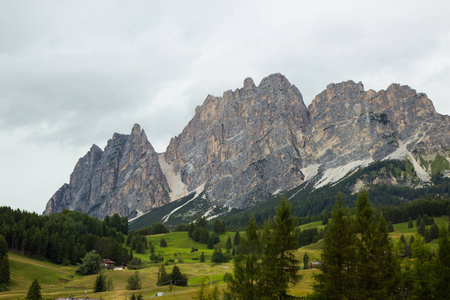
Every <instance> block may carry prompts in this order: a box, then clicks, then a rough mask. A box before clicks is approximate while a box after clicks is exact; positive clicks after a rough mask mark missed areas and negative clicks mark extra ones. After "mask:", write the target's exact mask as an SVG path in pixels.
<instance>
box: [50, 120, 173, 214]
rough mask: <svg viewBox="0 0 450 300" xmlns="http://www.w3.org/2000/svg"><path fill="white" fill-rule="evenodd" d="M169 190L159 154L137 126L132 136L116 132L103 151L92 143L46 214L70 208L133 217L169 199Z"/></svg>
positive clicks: (53, 198)
mask: <svg viewBox="0 0 450 300" xmlns="http://www.w3.org/2000/svg"><path fill="white" fill-rule="evenodd" d="M169 192H170V190H169V186H168V184H167V180H166V178H165V176H164V174H163V173H162V171H161V167H160V165H159V162H158V154H157V153H156V152H155V150H154V149H153V147H152V145H151V144H150V143H149V142H148V140H147V137H146V135H145V132H144V131H143V130H142V131H141V129H140V127H139V125H135V126H134V127H133V129H132V131H131V134H130V135H123V134H117V133H115V134H114V136H113V138H112V139H111V140H109V141H108V143H107V145H106V147H105V150H104V151H102V150H101V149H100V148H99V147H97V146H96V145H93V146H92V148H91V150H90V151H89V152H88V153H87V154H86V155H85V156H84V157H82V158H80V160H79V161H78V163H77V164H76V166H75V168H74V171H73V173H72V175H71V176H70V183H69V184H65V185H63V186H62V187H61V188H60V189H59V190H58V191H57V192H56V193H55V195H53V197H52V198H51V199H50V200H49V202H48V203H47V207H46V209H45V211H44V214H50V213H53V212H59V211H62V210H63V209H70V210H77V211H81V212H87V213H89V214H90V215H92V216H96V217H99V218H103V217H105V216H106V215H112V214H114V213H119V214H120V215H122V216H133V215H136V214H137V213H138V212H139V211H142V212H144V211H148V210H150V209H152V208H153V207H157V206H160V205H163V204H165V203H167V202H169Z"/></svg>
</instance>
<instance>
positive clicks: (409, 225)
mask: <svg viewBox="0 0 450 300" xmlns="http://www.w3.org/2000/svg"><path fill="white" fill-rule="evenodd" d="M413 227H414V224H413V221H412V219H411V217H409V220H408V228H413Z"/></svg>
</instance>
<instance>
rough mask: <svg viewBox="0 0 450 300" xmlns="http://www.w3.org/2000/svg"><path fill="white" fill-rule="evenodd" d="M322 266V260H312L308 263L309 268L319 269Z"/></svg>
mask: <svg viewBox="0 0 450 300" xmlns="http://www.w3.org/2000/svg"><path fill="white" fill-rule="evenodd" d="M319 267H320V262H318V261H312V262H310V263H309V265H308V269H318V268H319Z"/></svg>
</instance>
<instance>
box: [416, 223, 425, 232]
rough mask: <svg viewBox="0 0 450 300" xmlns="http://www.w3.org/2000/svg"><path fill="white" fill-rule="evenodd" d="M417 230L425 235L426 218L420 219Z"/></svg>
mask: <svg viewBox="0 0 450 300" xmlns="http://www.w3.org/2000/svg"><path fill="white" fill-rule="evenodd" d="M417 232H418V233H419V234H420V235H421V236H425V221H424V220H422V221H420V225H419V228H418V229H417Z"/></svg>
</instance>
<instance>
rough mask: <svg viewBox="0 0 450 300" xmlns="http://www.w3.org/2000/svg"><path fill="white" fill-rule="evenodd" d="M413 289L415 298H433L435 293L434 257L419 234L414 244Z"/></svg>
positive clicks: (412, 293)
mask: <svg viewBox="0 0 450 300" xmlns="http://www.w3.org/2000/svg"><path fill="white" fill-rule="evenodd" d="M412 257H413V261H412V271H411V273H412V277H413V282H412V291H411V296H412V297H411V298H413V299H432V295H433V276H432V274H433V269H434V266H433V265H434V263H433V257H432V255H431V251H430V247H429V246H428V245H427V244H426V243H425V240H424V238H423V237H422V236H420V235H418V236H416V238H415V241H414V243H413V244H412Z"/></svg>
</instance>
